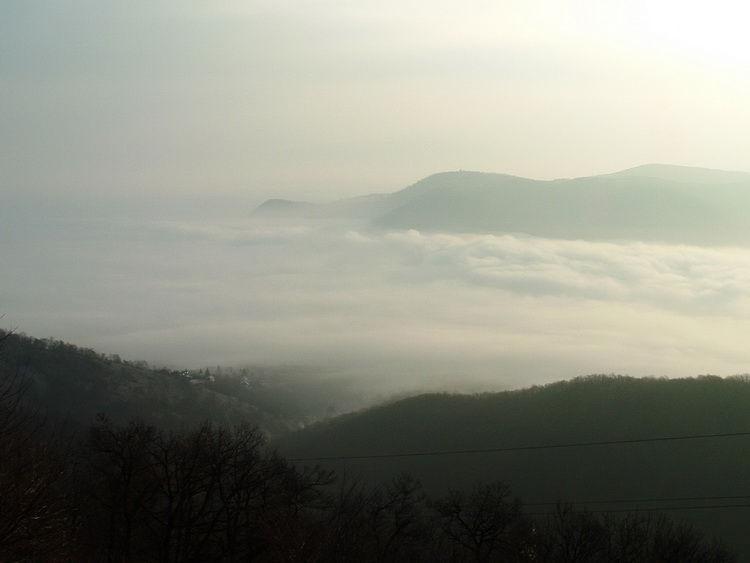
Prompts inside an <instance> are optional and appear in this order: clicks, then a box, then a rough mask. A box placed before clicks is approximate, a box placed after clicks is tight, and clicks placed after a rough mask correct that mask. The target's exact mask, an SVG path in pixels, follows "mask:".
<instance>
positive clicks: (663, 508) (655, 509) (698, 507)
mask: <svg viewBox="0 0 750 563" xmlns="http://www.w3.org/2000/svg"><path fill="white" fill-rule="evenodd" d="M718 508H722V509H723V508H750V504H710V505H709V504H701V505H692V506H649V507H646V508H641V507H637V508H612V509H598V510H593V511H591V512H598V513H600V514H612V513H622V512H664V511H667V510H704V509H718ZM524 514H525V515H526V516H547V515H552V514H555V512H549V511H547V512H524Z"/></svg>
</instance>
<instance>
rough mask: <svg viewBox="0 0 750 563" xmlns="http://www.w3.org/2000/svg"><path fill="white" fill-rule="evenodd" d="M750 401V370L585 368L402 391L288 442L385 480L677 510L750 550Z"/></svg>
mask: <svg viewBox="0 0 750 563" xmlns="http://www.w3.org/2000/svg"><path fill="white" fill-rule="evenodd" d="M748 406H750V380H749V379H748V378H747V377H745V376H742V377H733V378H719V377H712V376H704V377H698V378H691V379H677V380H667V379H655V378H647V379H635V378H630V377H623V376H589V377H584V378H578V379H575V380H572V381H565V382H559V383H555V384H551V385H547V386H544V387H533V388H530V389H525V390H521V391H513V392H504V393H485V394H478V395H447V394H438V395H436V394H432V395H422V396H418V397H413V398H409V399H404V400H402V401H399V402H396V403H393V404H389V405H384V406H380V407H376V408H373V409H370V410H368V411H366V412H362V413H357V414H352V415H346V416H343V417H339V418H336V419H333V420H331V421H328V422H324V423H320V424H317V425H314V426H312V427H309V428H307V429H305V430H303V431H301V432H298V433H295V434H293V435H290V436H287V437H286V438H284V439H283V440H282V441H281V443H280V446H281V449H282V451H283V452H284V453H285V454H286V455H288V456H289V457H291V458H296V459H308V460H309V459H318V460H320V461H321V463H325V464H326V466H327V467H331V468H334V469H337V470H340V471H347V472H349V473H352V474H356V475H361V476H363V477H364V478H368V479H372V480H373V481H376V482H377V481H379V480H381V479H384V478H385V476H386V475H388V474H391V473H393V472H394V471H397V470H404V471H408V472H410V473H411V474H413V475H415V476H416V477H418V478H419V479H421V480H422V482H423V483H424V484H425V486H426V488H427V490H428V491H438V490H443V489H444V488H445V487H455V488H459V489H461V488H465V487H469V486H470V485H471V483H475V482H489V481H491V480H497V479H500V480H503V481H505V482H508V483H511V484H512V485H513V488H514V491H515V492H516V493H517V494H519V495H520V496H521V497H522V498H523V499H524V500H525V501H526V502H527V503H529V505H534V506H537V505H538V506H539V509H540V510H542V511H543V510H546V509H547V508H545V507H548V506H549V504H548V503H553V502H554V501H555V500H557V499H564V500H567V501H571V502H574V503H581V504H580V505H576V506H587V507H588V508H589V509H592V510H595V511H615V512H614V513H619V511H624V510H634V509H640V510H646V511H649V510H652V509H656V508H662V509H669V511H670V513H671V514H674V515H676V516H678V517H680V518H688V519H689V520H690V521H692V522H694V523H696V525H699V526H700V527H701V529H704V530H706V531H707V532H708V533H710V534H712V535H716V534H722V535H723V536H724V537H725V538H727V539H728V541H729V542H730V543H731V544H733V545H737V546H739V547H740V548H741V549H742V550H743V553H744V554H745V556H746V557H750V546H749V545H748V542H747V539H746V522H747V520H748V517H749V516H750V512H749V511H750V508H748V506H749V505H750V503H749V502H748V500H750V497H748V496H747V495H748V494H749V493H748V490H747V486H746V468H747V467H748V465H749V464H750V434H748V432H750V409H748ZM662 438H666V439H664V440H662ZM671 438H679V439H671ZM321 458H322V459H321ZM325 458H328V459H325ZM730 506H731V507H732V508H730Z"/></svg>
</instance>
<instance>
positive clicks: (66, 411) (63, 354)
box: [0, 331, 360, 435]
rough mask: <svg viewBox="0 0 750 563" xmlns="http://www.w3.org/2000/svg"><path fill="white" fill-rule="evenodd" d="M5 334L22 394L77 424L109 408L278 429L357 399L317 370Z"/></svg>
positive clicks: (149, 418)
mask: <svg viewBox="0 0 750 563" xmlns="http://www.w3.org/2000/svg"><path fill="white" fill-rule="evenodd" d="M0 337H4V357H3V359H2V361H3V363H4V365H5V368H6V369H8V370H11V371H17V372H19V373H21V374H23V376H24V379H25V380H26V382H27V390H26V393H25V400H27V401H29V402H30V404H32V405H33V406H34V407H35V408H37V409H39V410H41V411H43V412H46V413H48V415H50V416H53V417H56V418H57V417H59V418H66V419H68V421H69V423H71V424H74V425H83V426H86V425H88V424H90V423H91V422H93V421H94V420H95V419H96V417H97V416H98V415H99V414H104V415H106V416H107V417H108V418H109V419H111V420H113V421H115V422H119V423H122V422H127V421H129V420H132V419H138V420H142V421H144V422H146V423H149V424H156V425H159V426H161V427H164V428H180V427H183V426H185V425H187V426H190V425H194V424H196V423H198V422H201V421H204V420H210V421H213V422H215V423H221V424H230V425H231V424H236V423H239V422H245V423H251V424H254V425H257V426H258V427H260V428H261V429H262V430H263V431H264V432H266V433H267V434H269V435H279V434H283V433H286V432H289V431H291V430H293V429H295V428H298V427H299V426H301V425H303V424H306V423H308V422H309V421H311V420H314V419H319V418H321V417H323V416H325V415H326V414H335V413H339V412H342V411H339V410H337V408H341V405H348V406H349V407H350V408H352V407H353V406H355V405H358V404H360V403H359V402H358V400H359V397H358V395H357V394H356V391H354V390H352V389H350V388H349V387H348V386H347V385H346V383H344V382H339V383H338V384H334V383H333V382H331V381H330V380H327V379H325V378H324V377H321V376H320V374H318V373H316V372H314V371H313V370H304V369H302V368H295V367H291V366H290V367H279V368H272V367H260V366H248V367H245V368H240V369H236V370H234V369H232V368H224V370H222V368H221V367H220V366H218V367H214V368H213V371H212V370H211V369H209V368H205V369H203V368H200V369H191V370H188V369H182V370H174V369H168V368H153V367H150V366H149V365H148V364H147V363H146V362H144V361H128V360H123V359H121V358H120V357H119V356H118V355H117V354H102V353H100V352H97V351H95V350H91V349H88V348H82V347H79V346H76V345H74V344H70V343H67V342H62V341H60V340H55V339H51V338H48V339H40V338H34V337H31V336H26V335H23V334H16V333H13V332H8V331H0ZM334 389H335V391H334ZM334 403H339V404H338V405H334Z"/></svg>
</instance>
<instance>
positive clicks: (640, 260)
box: [0, 217, 750, 389]
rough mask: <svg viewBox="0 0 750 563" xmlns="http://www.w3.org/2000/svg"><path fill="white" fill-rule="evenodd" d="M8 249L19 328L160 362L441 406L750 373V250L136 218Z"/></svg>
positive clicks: (28, 226) (6, 300)
mask: <svg viewBox="0 0 750 563" xmlns="http://www.w3.org/2000/svg"><path fill="white" fill-rule="evenodd" d="M6 229H7V227H6ZM4 237H5V240H12V241H13V242H12V244H9V245H7V246H6V247H5V248H4V249H3V264H4V267H3V270H2V272H1V273H0V279H1V280H2V284H1V285H2V288H1V290H0V309H1V310H2V311H3V312H4V313H5V317H4V319H3V323H4V324H5V325H6V327H8V326H11V327H18V329H19V330H22V331H25V332H27V333H29V334H32V335H34V336H38V337H46V336H54V337H57V338H61V339H65V340H69V341H72V342H74V343H76V344H78V345H81V346H90V347H93V348H95V349H97V350H99V351H102V352H111V353H118V354H120V355H122V356H123V357H127V358H131V359H146V360H148V361H149V362H151V363H155V364H157V365H159V364H168V365H172V366H186V367H200V366H207V365H217V364H219V365H235V366H237V365H242V364H244V363H304V364H316V365H320V366H330V369H332V370H334V371H336V372H337V373H347V374H358V375H362V376H363V377H365V376H370V377H372V378H378V381H380V382H381V383H382V382H383V381H390V382H393V385H395V386H398V387H399V388H405V387H410V386H411V387H420V388H427V387H430V386H434V387H437V388H441V389H443V388H454V389H469V388H476V387H474V385H480V386H481V387H483V388H507V387H519V386H523V385H529V384H534V383H542V382H547V381H551V380H555V379H561V378H565V377H572V376H576V375H582V374H586V373H602V372H604V373H609V372H615V373H629V374H630V375H637V376H642V375H656V376H661V375H666V376H690V375H697V374H700V373H716V374H720V375H730V374H734V373H744V372H746V371H750V370H748V365H750V352H748V351H747V345H746V342H745V335H746V334H748V330H749V329H750V283H749V282H750V249H746V248H700V247H689V246H666V245H656V244H644V243H637V242H632V243H619V244H615V243H591V242H585V241H563V240H550V239H540V238H533V237H523V236H511V235H502V236H493V235H481V236H480V235H466V236H456V235H441V234H434V235H428V234H423V233H419V232H416V231H409V232H399V233H373V232H370V231H367V230H366V229H364V228H361V227H360V226H357V225H340V224H334V225H331V224H324V223H315V222H310V223H307V224H299V223H296V224H289V225H284V224H279V223H278V222H275V223H274V222H267V221H266V222H263V221H252V220H249V219H244V220H238V221H232V222H228V221H224V222H218V221H213V222H202V223H201V222H196V221H172V222H164V221H144V220H133V219H128V218H126V217H119V218H114V219H110V220H107V221H103V220H98V221H95V220H87V221H82V220H77V221H71V220H67V219H65V218H60V219H58V220H57V221H52V222H49V221H46V222H45V224H41V223H40V224H34V222H32V221H28V222H23V223H21V222H18V223H17V224H16V225H15V226H14V228H13V232H10V230H9V229H8V232H6V233H5V235H4ZM9 237H10V238H9Z"/></svg>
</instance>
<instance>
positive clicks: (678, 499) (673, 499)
mask: <svg viewBox="0 0 750 563" xmlns="http://www.w3.org/2000/svg"><path fill="white" fill-rule="evenodd" d="M748 498H750V495H731V496H716V497H667V498H640V499H618V500H578V501H573V502H563V504H570V505H582V504H583V505H589V504H627V503H639V502H688V501H689V502H695V501H705V500H740V499H748ZM557 504H560V503H559V502H530V503H523V505H524V506H554V505H557Z"/></svg>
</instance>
